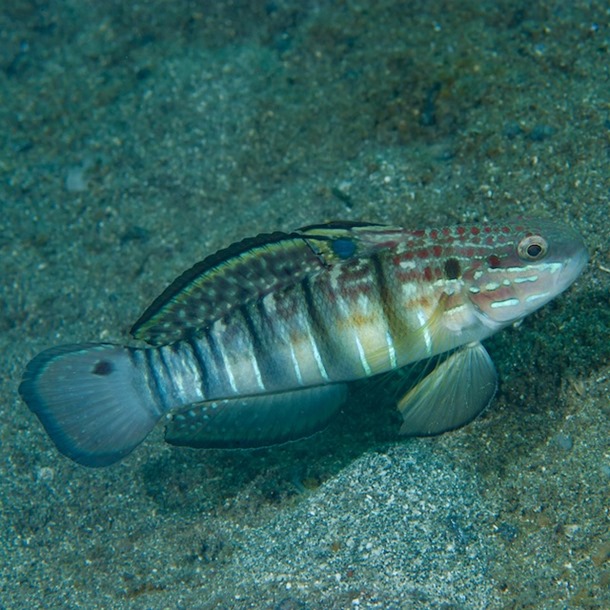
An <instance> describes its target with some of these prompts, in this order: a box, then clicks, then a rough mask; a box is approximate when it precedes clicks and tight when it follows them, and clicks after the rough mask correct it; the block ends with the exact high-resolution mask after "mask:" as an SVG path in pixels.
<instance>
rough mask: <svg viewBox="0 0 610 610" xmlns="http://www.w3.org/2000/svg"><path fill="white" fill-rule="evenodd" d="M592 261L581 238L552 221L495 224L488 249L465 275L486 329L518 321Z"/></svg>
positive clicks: (548, 299) (568, 282)
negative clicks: (588, 261) (589, 260)
mask: <svg viewBox="0 0 610 610" xmlns="http://www.w3.org/2000/svg"><path fill="white" fill-rule="evenodd" d="M587 260H588V254H587V249H586V247H585V244H584V242H583V240H582V237H581V236H580V235H579V234H578V233H577V232H576V231H574V230H573V229H572V228H570V227H568V226H566V225H564V224H561V223H559V222H555V221H551V220H523V219H519V220H515V221H513V222H508V223H506V224H505V225H503V226H502V227H499V228H497V229H496V230H495V231H494V232H493V233H492V236H491V237H490V249H489V250H488V252H487V253H486V254H485V255H484V256H483V257H481V258H480V259H479V260H478V261H477V264H476V265H473V267H471V269H469V270H468V272H467V273H466V274H465V277H464V278H463V279H464V282H465V288H466V291H467V293H468V298H469V299H470V301H471V303H472V304H473V306H474V309H475V313H476V315H477V317H479V319H480V320H481V321H482V322H483V323H484V324H485V325H486V326H488V327H490V328H497V327H500V326H505V325H507V324H510V323H513V322H516V321H518V320H520V319H522V318H524V317H525V316H527V315H528V314H530V313H531V312H533V311H535V310H536V309H538V308H540V307H542V306H543V305H544V304H545V303H547V302H548V301H550V300H551V299H553V298H554V297H556V296H557V295H558V294H560V293H561V292H563V291H564V290H565V289H566V288H568V287H569V286H570V285H571V284H572V283H573V282H574V280H576V278H577V277H578V276H579V275H580V273H581V272H582V270H583V268H584V267H585V265H586V263H587Z"/></svg>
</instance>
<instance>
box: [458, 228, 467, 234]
mask: <svg viewBox="0 0 610 610" xmlns="http://www.w3.org/2000/svg"><path fill="white" fill-rule="evenodd" d="M456 231H457V234H458V235H464V233H466V229H465V228H464V227H458V228H457V229H456Z"/></svg>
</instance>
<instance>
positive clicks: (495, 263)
mask: <svg viewBox="0 0 610 610" xmlns="http://www.w3.org/2000/svg"><path fill="white" fill-rule="evenodd" d="M487 262H488V263H489V266H490V267H491V268H492V269H497V268H498V267H501V266H502V261H501V260H500V257H498V256H496V255H495V254H492V255H491V256H490V257H489V258H488V259H487Z"/></svg>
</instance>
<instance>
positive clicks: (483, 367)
mask: <svg viewBox="0 0 610 610" xmlns="http://www.w3.org/2000/svg"><path fill="white" fill-rule="evenodd" d="M496 387H497V374H496V369H495V367H494V364H493V362H492V361H491V358H490V357H489V354H488V353H487V351H486V350H485V348H484V347H483V346H482V345H481V344H480V343H470V344H468V345H466V346H465V347H463V348H461V349H459V350H457V351H455V352H454V353H452V354H451V355H450V356H449V357H448V358H446V359H445V360H442V361H441V362H440V363H439V364H438V365H437V366H436V368H435V369H434V370H433V371H432V372H431V373H430V374H428V375H427V376H426V377H424V378H423V379H422V380H421V381H420V382H419V383H418V384H417V385H415V387H413V388H412V389H411V390H409V392H407V394H405V395H404V396H403V398H402V399H401V400H400V402H399V403H398V410H399V411H400V413H401V415H402V417H403V423H402V427H401V428H400V434H403V435H408V436H427V435H433V434H440V433H442V432H446V431H447V430H453V429H455V428H459V427H460V426H463V425H465V424H467V423H468V422H470V421H471V420H473V419H474V418H475V417H476V416H477V415H478V414H479V413H480V412H481V411H483V409H485V407H486V406H487V405H488V404H489V403H490V402H491V399H492V398H493V396H494V394H495V392H496Z"/></svg>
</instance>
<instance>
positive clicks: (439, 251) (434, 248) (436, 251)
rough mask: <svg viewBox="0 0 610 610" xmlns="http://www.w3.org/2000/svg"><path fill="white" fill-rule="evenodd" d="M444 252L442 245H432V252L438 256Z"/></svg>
mask: <svg viewBox="0 0 610 610" xmlns="http://www.w3.org/2000/svg"><path fill="white" fill-rule="evenodd" d="M442 253H443V249H442V248H441V247H440V246H432V254H433V255H434V256H436V257H437V258H438V257H439V256H440V255H441V254H442Z"/></svg>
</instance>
